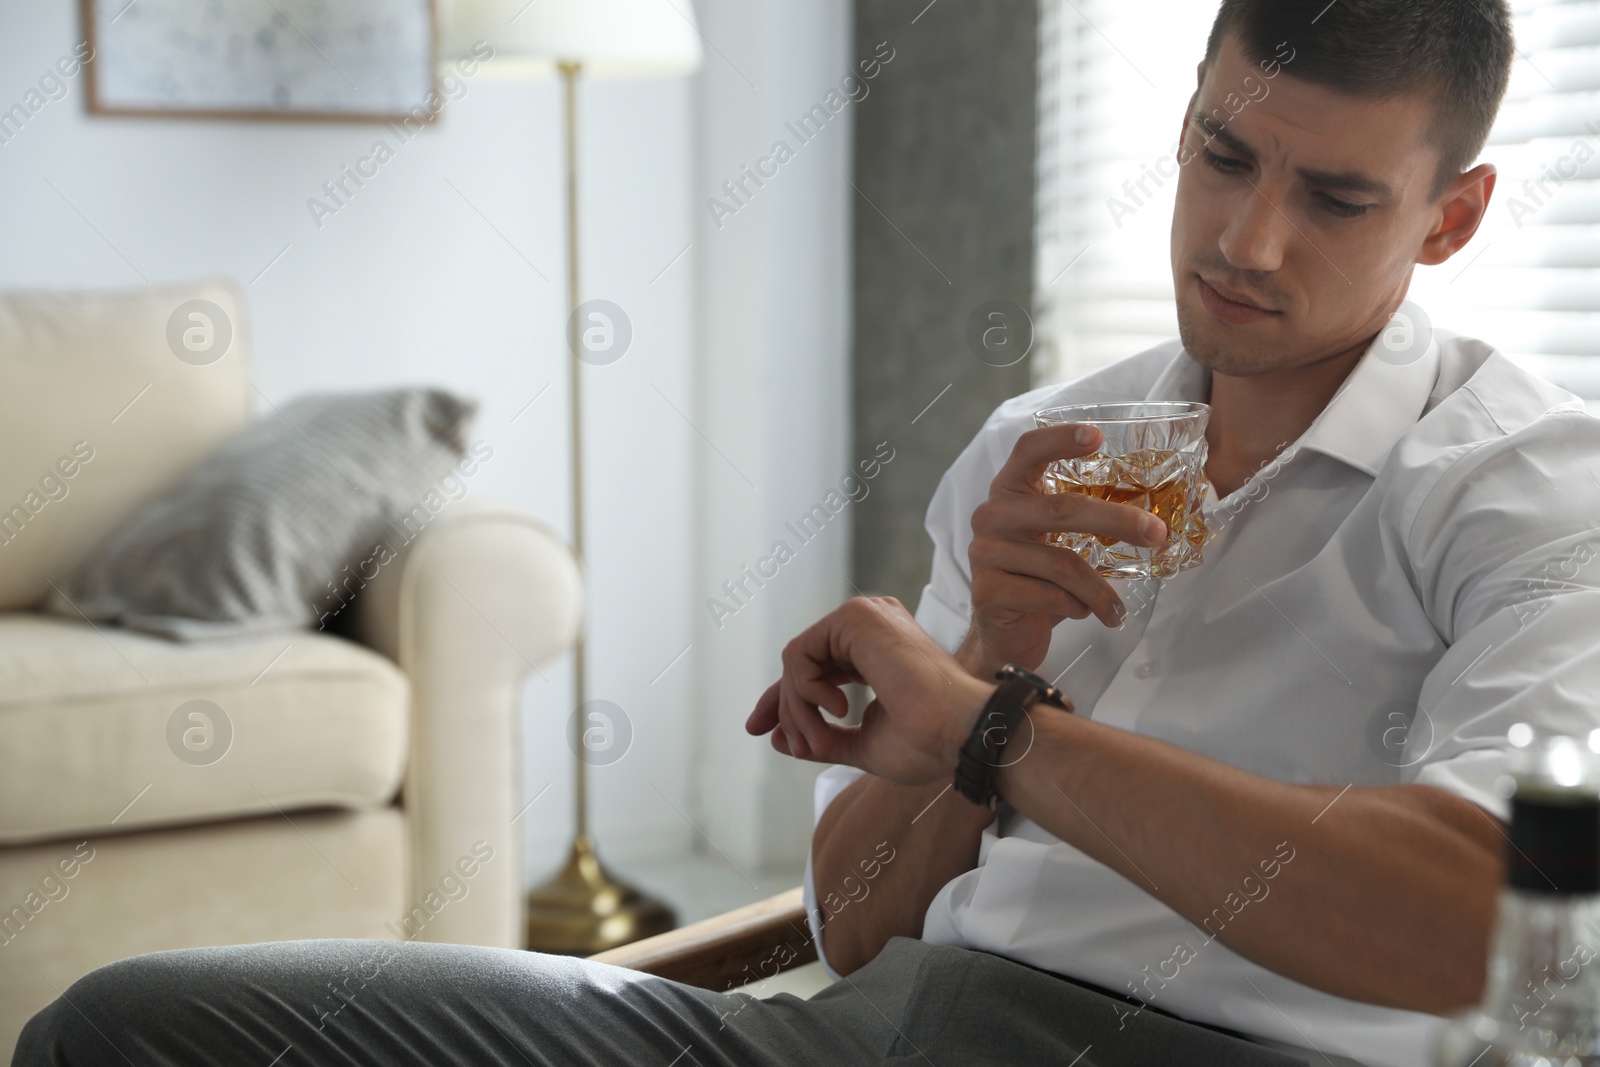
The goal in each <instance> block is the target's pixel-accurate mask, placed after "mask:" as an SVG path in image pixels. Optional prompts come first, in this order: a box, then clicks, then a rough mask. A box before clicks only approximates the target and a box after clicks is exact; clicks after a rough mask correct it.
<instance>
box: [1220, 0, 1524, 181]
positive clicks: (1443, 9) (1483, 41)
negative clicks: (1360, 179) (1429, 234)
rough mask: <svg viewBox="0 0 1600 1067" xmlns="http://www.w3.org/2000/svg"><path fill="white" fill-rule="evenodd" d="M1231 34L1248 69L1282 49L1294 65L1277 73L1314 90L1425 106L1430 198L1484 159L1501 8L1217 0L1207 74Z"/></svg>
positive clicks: (1498, 88) (1504, 79) (1506, 77)
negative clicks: (1435, 154)
mask: <svg viewBox="0 0 1600 1067" xmlns="http://www.w3.org/2000/svg"><path fill="white" fill-rule="evenodd" d="M1230 33H1231V34H1235V35H1237V37H1238V39H1239V41H1240V43H1241V45H1242V46H1243V48H1244V52H1245V54H1246V55H1247V56H1248V57H1249V58H1250V59H1251V60H1252V61H1253V62H1259V61H1261V60H1266V59H1271V58H1273V56H1274V53H1275V51H1276V50H1277V49H1278V48H1279V47H1280V45H1282V44H1284V43H1287V44H1288V47H1289V48H1292V49H1294V59H1293V61H1292V62H1290V63H1287V64H1285V65H1284V67H1283V70H1284V72H1286V73H1288V74H1290V75H1292V76H1293V77H1296V78H1299V79H1301V80H1303V81H1307V82H1310V83H1312V84H1314V85H1321V86H1325V87H1326V88H1329V89H1333V90H1335V91H1336V92H1343V93H1349V94H1351V95H1354V96H1365V97H1387V96H1398V95H1403V94H1416V95H1420V96H1424V97H1426V98H1428V99H1429V100H1431V101H1432V103H1433V105H1434V108H1435V115H1434V121H1433V126H1432V128H1431V130H1430V137H1429V139H1430V140H1431V141H1432V142H1433V144H1434V146H1435V147H1436V148H1437V149H1438V150H1439V171H1438V175H1437V176H1436V178H1435V179H1434V185H1433V191H1432V193H1431V194H1430V198H1437V197H1438V196H1439V194H1440V193H1442V192H1444V189H1445V187H1446V186H1447V185H1449V184H1450V183H1451V182H1452V181H1454V180H1455V179H1456V178H1457V177H1459V176H1460V175H1461V173H1462V172H1463V171H1465V170H1466V169H1467V168H1468V167H1469V166H1471V165H1472V163H1473V162H1474V161H1475V160H1476V159H1477V158H1478V153H1480V152H1482V151H1483V146H1484V144H1485V142H1487V141H1488V139H1489V128H1490V127H1491V126H1492V125H1494V117H1495V114H1496V113H1497V112H1498V111H1499V110H1500V101H1501V98H1503V97H1504V96H1505V93H1506V84H1507V83H1508V82H1509V81H1510V78H1511V61H1512V57H1513V55H1514V54H1515V49H1514V47H1513V45H1512V39H1511V12H1510V9H1509V8H1508V7H1507V4H1506V0H1333V2H1332V3H1329V2H1328V0H1222V7H1221V9H1220V10H1219V11H1218V12H1217V20H1216V22H1215V23H1214V24H1213V25H1212V27H1211V38H1210V40H1209V41H1208V42H1207V44H1206V64H1207V65H1208V66H1209V65H1210V64H1211V62H1212V61H1213V60H1215V59H1216V57H1217V52H1218V50H1219V49H1220V48H1221V47H1222V41H1223V39H1224V38H1225V37H1227V35H1228V34H1230ZM1279 58H1280V59H1281V58H1282V56H1281V55H1279Z"/></svg>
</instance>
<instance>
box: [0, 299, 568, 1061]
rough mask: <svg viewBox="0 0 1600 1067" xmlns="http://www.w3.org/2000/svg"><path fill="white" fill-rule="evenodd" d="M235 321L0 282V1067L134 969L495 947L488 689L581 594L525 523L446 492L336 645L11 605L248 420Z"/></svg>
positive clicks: (521, 666) (508, 775) (543, 538)
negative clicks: (221, 345)
mask: <svg viewBox="0 0 1600 1067" xmlns="http://www.w3.org/2000/svg"><path fill="white" fill-rule="evenodd" d="M196 300H201V301H207V302H209V303H210V305H212V309H210V310H209V311H208V310H207V309H206V308H205V307H204V306H203V305H190V308H191V309H192V308H193V307H200V308H201V310H202V311H203V312H206V314H207V315H209V316H211V317H215V313H216V312H217V311H220V313H221V315H222V316H223V317H224V318H225V319H226V322H225V323H221V324H219V323H209V327H208V324H207V323H205V322H201V320H192V319H190V318H188V312H187V310H185V309H184V305H186V304H188V302H190V301H196ZM244 310H245V309H244V306H243V300H242V297H241V296H240V294H239V293H238V291H237V290H236V289H235V288H233V287H232V286H230V285H227V284H225V283H207V284H202V285H196V286H188V287H183V288H161V287H148V288H143V289H139V290H136V291H130V292H118V293H86V294H43V293H22V294H9V295H0V1061H9V1059H10V1054H11V1048H12V1046H13V1044H14V1042H15V1039H16V1035H17V1033H18V1032H19V1031H20V1029H21V1027H22V1025H23V1023H24V1022H25V1021H26V1020H27V1018H28V1017H29V1016H30V1015H31V1014H32V1013H33V1012H34V1011H36V1010H38V1009H39V1008H40V1007H41V1006H43V1005H44V1004H45V1003H47V1002H48V1001H50V1000H51V999H53V998H54V997H55V996H56V994H57V992H58V991H59V990H62V989H65V988H66V987H67V985H68V984H69V983H71V982H72V981H73V980H74V979H76V978H77V977H79V976H80V975H82V974H83V973H85V972H86V971H88V970H90V969H92V968H94V967H96V966H98V965H100V964H102V963H105V962H108V961H111V960H115V959H119V958H121V957H124V956H128V955H132V954H135V953H139V952H147V951H152V950H156V949H164V948H174V947H181V946H192V945H212V944H227V943H239V942H251V941H266V940H279V939H285V938H305V937H380V938H381V937H396V936H404V937H414V938H420V939H423V940H429V941H452V942H464V943H473V944H482V945H501V946H512V945H515V944H516V943H517V940H518V936H519V930H520V914H519V908H520V903H521V870H520V860H519V855H518V848H517V845H516V841H517V831H518V821H517V820H518V819H519V818H520V810H519V809H521V808H522V804H523V799H522V797H521V790H520V788H519V785H518V768H517V760H516V758H515V753H516V751H517V745H516V735H517V703H518V693H519V690H520V683H521V682H522V680H523V679H524V677H525V676H526V675H528V674H529V672H531V671H533V670H535V669H536V668H537V667H539V666H542V665H543V664H545V663H547V662H548V661H550V660H553V659H555V658H556V657H557V656H559V655H561V654H562V653H563V652H564V651H565V650H566V649H567V648H568V647H569V646H570V644H571V642H572V640H573V637H574V635H575V633H576V628H577V623H578V616H579V612H580V601H581V592H580V586H579V580H578V573H577V569H576V567H575V565H574V562H573V560H572V557H571V555H570V553H569V552H568V550H567V548H566V546H565V545H564V544H563V543H562V541H561V540H560V539H559V538H557V537H556V536H555V535H554V534H553V533H552V532H551V531H550V530H548V529H546V528H545V527H543V526H541V525H540V524H539V523H537V522H535V521H533V520H532V519H530V518H528V517H526V516H523V515H520V514H517V513H515V512H512V511H510V510H507V509H504V508H500V507H497V506H495V505H493V504H489V503H481V502H478V501H477V500H476V499H475V498H474V497H473V496H472V495H471V493H470V492H469V494H468V497H467V498H466V499H465V500H463V501H462V502H461V503H460V504H459V505H453V508H454V510H450V509H447V510H446V511H444V512H441V513H440V514H439V515H438V516H437V517H436V518H435V519H434V520H433V521H432V522H431V524H430V525H429V526H428V527H427V528H426V530H425V532H424V533H423V534H422V535H421V536H420V537H418V538H416V539H415V540H414V541H413V542H412V543H411V544H410V545H409V546H408V547H407V549H406V550H405V552H404V553H403V554H402V556H401V557H400V558H399V559H397V560H395V561H394V562H392V563H390V564H388V565H387V566H386V567H384V568H383V569H382V570H381V571H380V573H379V574H378V575H377V577H376V578H375V579H374V580H373V581H372V582H371V583H370V584H369V585H368V586H367V587H366V588H364V589H361V590H360V591H359V592H358V593H357V594H356V595H355V596H354V597H353V599H352V600H351V601H350V605H349V615H348V617H347V621H348V627H347V630H348V632H349V633H350V634H352V635H353V636H354V638H355V640H350V639H347V638H344V637H338V636H332V635H330V634H329V633H327V632H320V633H319V632H315V631H311V630H305V631H295V632H289V633H282V634H274V635H270V636H266V637H260V638H250V639H238V640H229V641H225V642H214V643H205V644H194V645H183V644H177V643H173V642H169V641H166V640H163V639H160V638H153V637H146V636H141V635H139V634H136V633H132V632H129V631H123V630H118V629H115V628H112V627H106V626H98V627H97V626H93V625H90V624H88V623H87V622H85V621H82V620H76V621H75V620H67V619H62V618H57V617H53V616H46V615H41V614H37V613H35V612H33V611H32V610H31V608H32V606H33V605H35V604H36V603H38V601H39V599H40V598H41V597H42V596H43V595H44V594H45V593H47V592H48V591H49V589H50V585H51V583H52V582H53V581H56V580H58V579H59V578H60V577H61V576H62V575H64V574H66V573H68V572H69V571H70V570H71V569H72V568H73V567H74V565H76V564H77V563H78V562H79V561H81V560H82V559H84V558H85V557H86V556H87V554H88V553H90V552H92V551H93V550H94V547H95V545H96V543H97V542H99V540H100V539H101V538H102V537H103V536H105V534H106V533H107V532H108V531H110V530H112V529H113V528H114V527H115V526H116V524H117V523H118V522H119V521H121V520H122V519H124V518H125V517H126V516H128V515H129V514H130V513H131V512H132V511H133V510H134V509H136V508H137V507H139V505H140V504H141V503H142V502H144V501H147V500H149V499H150V498H152V496H154V495H156V494H158V493H159V492H160V491H161V490H162V489H163V487H165V486H167V485H169V484H171V483H172V482H173V480H174V479H175V478H177V477H178V476H179V475H181V473H182V472H183V471H184V470H185V469H186V468H188V467H189V466H190V465H192V464H193V463H195V462H196V461H197V460H199V459H200V458H201V457H202V456H203V455H204V454H205V453H206V452H207V451H208V450H209V449H211V448H212V447H214V446H215V445H216V443H217V442H218V441H219V440H221V439H222V438H223V437H225V436H226V435H228V434H229V433H230V432H232V431H233V430H235V429H237V428H238V427H239V426H241V425H242V424H244V423H245V422H246V420H247V419H248V418H249V417H250V415H249V413H250V410H251V408H252V406H253V404H252V400H255V401H256V403H255V405H254V406H258V407H259V408H260V410H261V417H264V418H272V417H276V416H275V415H274V413H273V408H272V406H271V404H269V403H268V402H267V400H266V398H265V396H260V395H257V393H256V390H255V389H254V387H253V386H252V384H251V381H250V365H249V359H248V355H249V353H248V328H247V324H246V322H245V315H244ZM175 312H177V313H179V314H178V315H177V318H176V319H175V318H174V314H175ZM174 322H175V323H176V332H174V329H173V328H172V327H173V324H174ZM191 323H200V327H201V332H200V333H191V334H190V335H189V336H188V338H184V336H183V330H185V329H189V328H190V324H191ZM207 328H210V329H211V330H213V331H216V330H221V329H226V330H227V331H228V332H230V333H231V339H230V340H229V342H228V347H227V348H226V350H225V351H217V350H216V345H217V340H216V336H215V334H214V333H210V334H208V333H207V332H206V329H207ZM207 344H210V345H212V346H213V347H212V350H211V351H206V345H207ZM195 349H198V351H196V350H195ZM180 357H181V358H180ZM69 471H70V474H69V473H68V472H69ZM340 621H346V620H340ZM191 701H203V702H205V703H202V704H193V705H191V704H190V702H191ZM184 705H188V706H189V707H188V709H187V710H184V711H181V712H180V710H179V709H180V707H182V706H184ZM196 708H198V709H200V710H201V712H202V714H201V716H200V717H199V718H195V717H194V716H193V715H192V714H191V712H192V711H193V710H194V709H196ZM207 709H220V713H219V712H217V711H210V710H207ZM230 734H231V737H229V736H227V735H230ZM219 751H221V752H222V753H223V754H222V755H221V756H220V758H216V754H217V753H218V752H219ZM331 977H333V976H330V978H331Z"/></svg>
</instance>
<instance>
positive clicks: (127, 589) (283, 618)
mask: <svg viewBox="0 0 1600 1067" xmlns="http://www.w3.org/2000/svg"><path fill="white" fill-rule="evenodd" d="M475 410H476V405H475V404H473V403H472V402H471V401H467V400H463V399H460V398H459V397H455V396H452V395H450V394H449V393H445V392H441V391H439V390H432V389H408V390H398V391H393V392H381V393H362V394H343V395H327V396H309V397H304V398H302V399H300V400H296V401H294V402H292V403H289V404H285V405H283V406H282V407H281V408H274V409H273V410H272V411H270V412H268V413H267V414H266V415H265V417H263V418H262V419H260V420H259V421H258V422H256V423H254V424H253V425H251V426H249V427H247V428H246V429H244V430H242V431H240V432H239V433H238V434H236V435H235V436H234V437H232V438H230V439H229V440H228V441H226V442H224V443H223V445H222V446H221V447H220V448H218V449H217V450H216V451H215V452H213V453H212V454H211V455H209V456H207V457H206V458H205V459H204V460H202V461H201V462H200V464H199V465H198V466H196V467H195V468H194V469H193V470H191V471H190V472H189V473H188V474H187V475H186V476H185V477H184V478H183V479H182V480H181V481H180V482H179V483H178V484H177V485H176V486H175V487H174V488H173V489H172V490H171V491H170V492H169V493H167V494H166V495H165V496H164V497H162V498H161V499H159V500H157V501H155V502H154V503H152V504H150V505H148V506H147V507H146V508H145V509H144V510H143V511H142V512H140V513H138V514H136V515H135V516H134V517H133V518H132V521H131V522H129V523H128V524H127V525H126V526H124V527H123V528H122V529H120V530H118V531H117V532H116V533H114V534H112V535H111V537H109V538H108V539H107V540H106V541H105V542H104V543H103V544H101V545H100V546H99V547H98V548H97V549H96V550H95V551H94V552H93V553H92V554H91V555H90V557H89V559H88V560H87V561H86V562H85V564H84V565H83V567H82V568H81V569H79V570H78V571H77V572H76V573H74V574H72V575H70V576H68V577H67V578H66V579H65V580H60V579H57V580H56V582H55V585H56V586H57V591H55V592H52V593H51V594H50V595H49V596H48V597H47V598H46V599H45V602H44V608H45V610H46V611H49V612H52V613H54V614H57V615H64V616H68V617H71V618H83V617H87V618H89V619H92V620H95V621H96V622H111V623H118V624H121V625H123V626H126V627H129V628H131V629H135V630H143V631H146V632H149V633H154V634H160V635H163V636H166V637H171V638H176V639H178V640H185V641H188V640H197V639H203V638H212V637H229V636H235V635H240V634H249V633H258V632H263V631H270V630H282V629H292V628H297V627H303V626H307V625H311V624H313V623H315V622H316V621H317V615H318V605H320V604H322V603H323V602H325V601H328V600H329V599H330V598H329V594H328V590H329V589H330V588H333V587H334V586H335V584H336V583H338V582H339V581H340V579H341V578H342V577H343V572H344V568H345V567H346V566H347V565H351V564H354V563H355V562H356V561H357V560H360V559H364V558H366V557H368V556H370V554H371V552H372V549H373V546H374V544H375V543H377V542H379V541H383V540H385V539H386V531H387V530H388V528H389V524H390V522H391V520H393V519H394V518H395V517H397V516H400V515H404V514H406V513H408V512H411V511H413V510H414V509H415V508H416V506H417V505H418V503H419V501H421V500H423V499H424V498H425V497H426V496H427V495H428V494H429V493H430V492H432V491H434V490H435V489H436V487H437V486H438V484H439V482H440V480H441V479H443V478H444V477H445V476H446V475H448V474H449V473H450V471H451V470H452V469H453V468H454V467H455V465H456V462H457V460H458V459H460V458H461V456H462V454H463V453H464V452H465V450H466V442H465V433H466V427H467V424H468V422H469V421H470V420H471V417H472V415H473V413H474V412H475Z"/></svg>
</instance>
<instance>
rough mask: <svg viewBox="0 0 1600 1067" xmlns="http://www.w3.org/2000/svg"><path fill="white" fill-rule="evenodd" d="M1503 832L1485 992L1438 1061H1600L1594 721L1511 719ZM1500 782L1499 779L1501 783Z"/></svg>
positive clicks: (1597, 1066) (1449, 1029)
mask: <svg viewBox="0 0 1600 1067" xmlns="http://www.w3.org/2000/svg"><path fill="white" fill-rule="evenodd" d="M1510 737H1511V741H1512V744H1513V745H1514V746H1516V747H1515V748H1513V750H1512V757H1511V768H1510V769H1511V775H1510V783H1509V784H1510V787H1511V788H1514V789H1515V793H1514V794H1513V795H1512V797H1511V837H1510V841H1509V843H1508V845H1507V848H1506V864H1507V867H1506V885H1505V888H1504V890H1503V891H1502V892H1501V894H1500V917H1499V920H1498V922H1497V924H1496V928H1495V934H1494V941H1493V943H1492V948H1491V952H1490V956H1489V969H1488V981H1487V983H1486V986H1485V989H1484V994H1483V1002H1482V1004H1480V1005H1479V1006H1478V1007H1477V1008H1476V1009H1474V1010H1472V1011H1469V1012H1466V1013H1465V1014H1462V1015H1459V1016H1457V1017H1456V1018H1454V1019H1452V1020H1451V1021H1450V1023H1449V1024H1447V1025H1446V1026H1445V1028H1444V1029H1443V1030H1442V1031H1441V1032H1440V1040H1439V1045H1438V1055H1437V1059H1436V1062H1437V1063H1438V1064H1439V1065H1440V1067H1467V1065H1469V1064H1470V1065H1471V1067H1600V765H1597V762H1596V757H1595V753H1596V751H1600V731H1596V732H1595V733H1592V734H1590V735H1589V738H1588V739H1587V742H1585V741H1584V740H1579V739H1575V738H1571V737H1560V736H1544V737H1537V738H1536V737H1535V736H1534V731H1533V730H1532V729H1531V728H1529V727H1528V726H1527V725H1526V724H1520V723H1519V724H1518V725H1516V726H1513V727H1512V728H1511V731H1510ZM1503 791H1504V790H1502V792H1503Z"/></svg>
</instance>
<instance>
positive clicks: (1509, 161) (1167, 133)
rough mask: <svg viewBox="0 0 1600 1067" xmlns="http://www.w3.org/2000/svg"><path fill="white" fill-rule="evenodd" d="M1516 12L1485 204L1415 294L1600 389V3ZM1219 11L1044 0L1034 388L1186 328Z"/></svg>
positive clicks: (1524, 360) (1111, 0)
mask: <svg viewBox="0 0 1600 1067" xmlns="http://www.w3.org/2000/svg"><path fill="white" fill-rule="evenodd" d="M1514 13H1515V19H1516V22H1515V33H1516V43H1517V48H1518V59H1517V61H1516V65H1515V68H1514V71H1513V75H1512V82H1511V88H1510V91H1509V93H1508V95H1507V99H1506V102H1505V104H1504V106H1503V107H1502V110H1501V114H1500V118H1499V120H1498V121H1497V123H1496V125H1495V129H1494V132H1493V134H1492V136H1491V139H1490V144H1489V146H1488V148H1487V149H1486V150H1485V152H1484V155H1483V159H1484V160H1485V161H1486V162H1492V163H1494V164H1495V165H1496V166H1497V167H1498V168H1499V170H1500V181H1499V185H1498V187H1497V189H1496V191H1495V195H1494V199H1493V201H1492V203H1491V205H1490V209H1489V213H1488V216H1487V218H1486V219H1485V220H1484V224H1483V226H1482V228H1481V229H1480V231H1479V233H1478V235H1477V236H1476V237H1474V238H1473V240H1472V242H1471V243H1470V244H1468V245H1467V247H1466V248H1464V249H1463V250H1462V251H1461V252H1460V253H1459V254H1458V255H1457V256H1456V257H1455V258H1453V259H1452V260H1451V261H1450V262H1448V263H1445V264H1443V265H1441V266H1438V267H1419V268H1418V269H1417V271H1416V275H1415V277H1414V279H1413V284H1412V290H1411V298H1412V299H1413V300H1415V301H1416V302H1417V303H1419V304H1420V305H1421V306H1422V307H1423V308H1424V309H1425V310H1426V311H1427V312H1428V314H1429V315H1430V316H1431V318H1432V319H1433V321H1434V323H1435V325H1438V326H1443V327H1447V328H1449V329H1453V330H1456V331H1458V332H1461V333H1466V334H1470V335H1473V336H1477V337H1481V338H1483V339H1484V340H1486V341H1489V342H1490V343H1492V344H1494V345H1495V346H1496V347H1498V348H1500V349H1501V350H1502V351H1504V352H1505V353H1506V354H1507V355H1509V356H1510V357H1511V358H1513V359H1515V360H1516V361H1517V362H1519V363H1521V364H1522V365H1524V366H1526V367H1528V368H1529V369H1530V370H1532V371H1533V372H1534V373H1536V374H1539V375H1541V376H1542V377H1545V378H1547V379H1549V380H1551V381H1554V382H1556V383H1558V384H1560V385H1563V386H1565V387H1566V388H1568V389H1571V390H1572V391H1574V392H1576V393H1578V394H1579V395H1581V396H1584V397H1585V398H1588V399H1590V400H1592V401H1600V358H1596V357H1600V0H1519V2H1518V3H1516V4H1515V5H1514ZM1214 14H1215V6H1214V5H1213V4H1208V3H1207V4H1196V3H1194V2H1193V0H1145V2H1143V3H1140V4H1138V5H1133V4H1127V3H1121V4H1119V3H1116V2H1115V0H1042V2H1041V19H1040V50H1041V54H1040V64H1039V69H1040V87H1039V92H1040V101H1039V102H1040V107H1039V116H1040V118H1039V121H1040V131H1039V146H1040V150H1039V164H1038V166H1039V171H1038V210H1037V218H1038V234H1037V240H1036V242H1035V249H1036V263H1035V279H1036V290H1037V291H1036V295H1035V308H1036V318H1037V320H1038V321H1037V329H1036V337H1037V338H1038V340H1037V342H1036V348H1035V356H1034V364H1033V366H1034V373H1035V377H1036V379H1037V380H1038V381H1040V382H1044V381H1063V380H1066V379H1069V378H1074V377H1077V376H1079V375H1082V374H1085V373H1087V372H1089V371H1091V370H1094V369H1095V368H1097V367H1100V366H1103V365H1105V364H1107V363H1110V362H1114V361H1115V360H1117V359H1121V358H1122V357H1124V356H1127V355H1131V354H1133V353H1134V352H1137V351H1139V350H1141V349H1143V348H1147V347H1149V346H1150V345H1152V344H1155V343H1157V342H1159V341H1161V340H1163V339H1165V338H1168V337H1172V336H1174V335H1176V333H1177V316H1176V311H1175V308H1174V303H1173V292H1172V278H1171V267H1170V264H1171V257H1170V251H1169V236H1170V226H1171V218H1172V206H1173V191H1174V188H1175V186H1176V184H1177V180H1176V164H1175V162H1174V161H1173V160H1172V156H1173V154H1174V150H1175V145H1176V142H1177V138H1178V136H1179V133H1180V132H1181V124H1182V121H1183V109H1184V106H1185V104H1186V103H1187V101H1188V99H1189V95H1190V93H1192V92H1193V90H1194V85H1195V65H1196V64H1197V63H1198V62H1199V60H1200V58H1201V55H1202V53H1203V51H1204V47H1205V38H1206V34H1207V32H1208V31H1209V29H1210V24H1211V19H1212V17H1213V16H1214ZM1484 31H1485V32H1486V33H1487V32H1492V30H1491V28H1490V23H1489V22H1488V21H1487V20H1486V21H1485V22H1484ZM1590 406H1591V409H1593V410H1596V411H1600V403H1591V405H1590Z"/></svg>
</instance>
